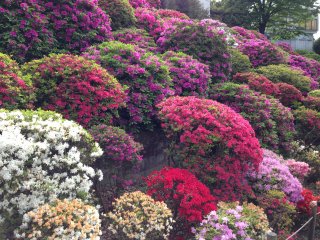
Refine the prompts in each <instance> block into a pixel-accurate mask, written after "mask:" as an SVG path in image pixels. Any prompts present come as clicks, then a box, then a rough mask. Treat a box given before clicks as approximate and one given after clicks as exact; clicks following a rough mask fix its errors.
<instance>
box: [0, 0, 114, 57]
mask: <svg viewBox="0 0 320 240" xmlns="http://www.w3.org/2000/svg"><path fill="white" fill-rule="evenodd" d="M0 11H1V15H0V22H1V23H2V24H1V26H0V32H1V34H0V51H3V52H6V53H9V54H12V55H13V56H14V58H15V59H16V60H18V61H20V62H23V61H26V60H30V59H34V58H41V57H42V56H43V55H46V54H48V53H50V52H53V51H57V50H68V51H72V52H79V51H83V50H84V49H85V48H87V47H88V46H90V45H91V44H93V43H98V42H102V41H103V40H107V39H110V38H111V37H112V35H111V28H110V21H109V18H108V16H107V15H106V14H105V13H104V12H103V10H102V9H101V8H99V7H98V1H97V0H93V1H91V0H72V1H66V0H63V1H59V2H48V1H44V0H39V1H30V0H18V1H14V2H12V1H6V2H4V4H3V5H2V6H1V8H0Z"/></svg>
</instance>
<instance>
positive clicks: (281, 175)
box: [249, 149, 303, 203]
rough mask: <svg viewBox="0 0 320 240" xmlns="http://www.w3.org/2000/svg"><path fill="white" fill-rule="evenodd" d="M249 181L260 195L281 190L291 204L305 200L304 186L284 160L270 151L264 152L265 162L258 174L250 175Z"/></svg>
mask: <svg viewBox="0 0 320 240" xmlns="http://www.w3.org/2000/svg"><path fill="white" fill-rule="evenodd" d="M249 179H250V181H251V183H252V186H253V188H254V190H255V192H256V193H257V194H259V195H261V194H262V193H265V192H267V191H269V190H279V191H282V192H284V193H285V194H286V196H287V197H288V199H289V200H290V201H291V202H295V203H297V202H298V201H300V200H301V199H303V197H302V195H301V192H302V185H301V183H300V182H299V180H298V179H297V178H296V177H294V176H293V175H292V174H291V172H290V170H289V168H288V166H286V165H285V163H284V159H283V158H282V157H280V156H278V155H277V154H275V153H273V152H271V151H270V150H267V149H264V150H263V161H262V163H261V164H260V166H259V171H258V172H253V173H249Z"/></svg>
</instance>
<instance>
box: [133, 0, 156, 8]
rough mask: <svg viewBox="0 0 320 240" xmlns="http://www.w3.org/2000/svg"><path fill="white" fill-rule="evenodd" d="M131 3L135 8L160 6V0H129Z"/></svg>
mask: <svg viewBox="0 0 320 240" xmlns="http://www.w3.org/2000/svg"><path fill="white" fill-rule="evenodd" d="M129 2H130V4H131V5H132V7H134V8H139V7H144V8H157V7H160V4H161V2H160V0H129Z"/></svg>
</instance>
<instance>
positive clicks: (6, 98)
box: [0, 54, 35, 110]
mask: <svg viewBox="0 0 320 240" xmlns="http://www.w3.org/2000/svg"><path fill="white" fill-rule="evenodd" d="M0 80H1V81H0V108H6V109H9V110H12V109H17V108H32V107H33V102H34V100H35V95H34V89H33V87H32V83H31V82H30V81H29V80H28V79H27V78H26V79H25V80H24V79H22V75H21V72H20V69H19V66H18V64H17V63H16V62H15V61H14V60H12V59H11V58H10V57H9V56H7V55H5V54H0Z"/></svg>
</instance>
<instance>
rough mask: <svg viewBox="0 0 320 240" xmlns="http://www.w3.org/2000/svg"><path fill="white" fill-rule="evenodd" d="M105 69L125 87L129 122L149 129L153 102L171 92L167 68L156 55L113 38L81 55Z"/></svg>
mask: <svg viewBox="0 0 320 240" xmlns="http://www.w3.org/2000/svg"><path fill="white" fill-rule="evenodd" d="M84 56H85V57H87V58H89V59H93V60H95V61H96V62H98V63H100V64H101V66H102V67H104V68H106V69H107V70H108V71H109V72H110V73H111V74H112V75H114V76H115V77H116V78H117V79H118V81H119V82H120V83H121V84H123V85H126V86H127V87H128V88H127V90H126V92H127V93H128V98H127V99H126V102H127V115H129V116H126V119H124V120H128V121H129V123H130V124H134V125H136V124H142V125H144V126H145V127H150V128H152V126H153V120H155V116H156V113H157V111H156V107H155V105H156V104H157V103H159V102H160V101H162V100H163V99H164V98H165V97H167V96H170V95H173V93H174V91H173V90H171V88H170V86H171V78H170V75H169V67H168V66H167V64H166V63H165V62H164V61H163V60H161V59H160V58H159V57H158V56H156V55H153V54H151V53H146V52H145V51H144V50H142V49H140V48H138V47H135V46H133V45H130V44H124V43H121V42H117V41H112V42H105V43H102V44H100V45H98V46H93V47H91V48H90V49H88V51H87V52H86V53H85V54H84Z"/></svg>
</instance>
